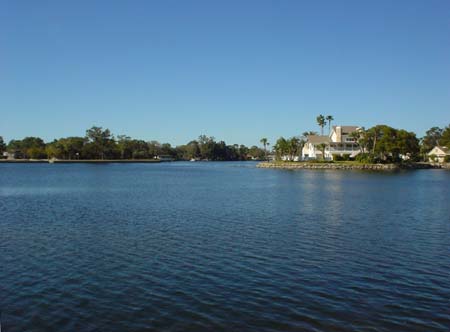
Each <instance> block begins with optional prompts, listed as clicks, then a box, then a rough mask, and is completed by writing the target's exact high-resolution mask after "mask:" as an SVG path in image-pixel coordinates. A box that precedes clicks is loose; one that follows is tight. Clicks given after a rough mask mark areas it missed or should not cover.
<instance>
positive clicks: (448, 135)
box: [439, 125, 450, 148]
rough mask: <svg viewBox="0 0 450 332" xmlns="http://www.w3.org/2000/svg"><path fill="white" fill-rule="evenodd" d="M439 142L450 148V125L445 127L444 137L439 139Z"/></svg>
mask: <svg viewBox="0 0 450 332" xmlns="http://www.w3.org/2000/svg"><path fill="white" fill-rule="evenodd" d="M439 144H440V145H442V146H446V147H448V148H450V125H448V126H447V127H445V128H444V130H443V131H442V137H441V139H440V141H439Z"/></svg>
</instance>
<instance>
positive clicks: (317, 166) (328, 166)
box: [256, 162, 450, 171]
mask: <svg viewBox="0 0 450 332" xmlns="http://www.w3.org/2000/svg"><path fill="white" fill-rule="evenodd" d="M256 167H258V168H275V169H312V170H366V171H398V170H408V169H450V164H449V163H446V164H432V163H405V164H356V163H345V162H344V163H308V162H262V163H259V164H258V165H257V166H256Z"/></svg>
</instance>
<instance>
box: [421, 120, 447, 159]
mask: <svg viewBox="0 0 450 332" xmlns="http://www.w3.org/2000/svg"><path fill="white" fill-rule="evenodd" d="M443 132H444V129H442V128H439V127H432V128H430V129H429V130H427V132H426V133H425V136H424V137H422V139H421V140H420V152H421V153H422V155H423V156H424V158H426V154H427V153H428V152H430V151H431V150H432V149H433V148H434V147H435V146H436V145H439V144H440V141H441V138H442V134H443Z"/></svg>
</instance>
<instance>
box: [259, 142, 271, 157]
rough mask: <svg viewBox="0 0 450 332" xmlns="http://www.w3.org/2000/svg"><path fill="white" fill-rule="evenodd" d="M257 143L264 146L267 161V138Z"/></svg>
mask: <svg viewBox="0 0 450 332" xmlns="http://www.w3.org/2000/svg"><path fill="white" fill-rule="evenodd" d="M259 141H260V142H261V143H262V145H263V146H264V156H265V158H266V160H267V145H269V142H268V140H267V138H265V137H263V138H261V139H260V140H259Z"/></svg>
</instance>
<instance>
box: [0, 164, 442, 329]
mask: <svg viewBox="0 0 450 332" xmlns="http://www.w3.org/2000/svg"><path fill="white" fill-rule="evenodd" d="M0 309H1V311H2V316H1V320H2V328H3V331H6V332H9V331H120V332H124V331H448V330H449V327H450V172H449V171H444V170H422V171H409V172H398V173H389V174H386V173H368V172H352V171H305V170H303V171H283V170H269V169H257V168H255V164H254V163H165V164H158V165H156V164H155V165H153V164H107V165H88V164H84V165H81V164H80V165H62V164H61V165H60V164H58V165H55V164H53V165H50V164H23V165H22V164H20V165H17V164H16V165H11V164H8V165H5V164H0Z"/></svg>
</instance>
